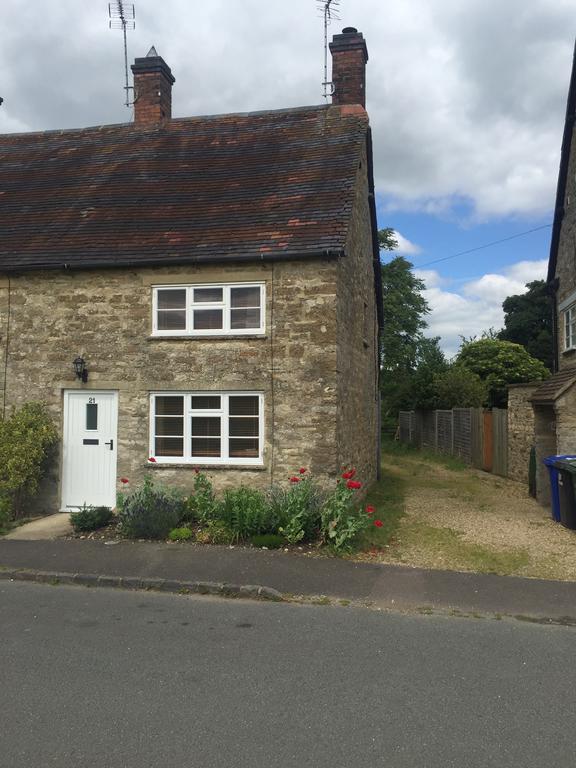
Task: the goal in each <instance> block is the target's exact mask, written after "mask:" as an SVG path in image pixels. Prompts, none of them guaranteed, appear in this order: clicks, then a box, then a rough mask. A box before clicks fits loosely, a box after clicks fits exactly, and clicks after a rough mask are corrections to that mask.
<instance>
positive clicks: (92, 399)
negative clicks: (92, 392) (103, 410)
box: [88, 397, 96, 403]
mask: <svg viewBox="0 0 576 768" xmlns="http://www.w3.org/2000/svg"><path fill="white" fill-rule="evenodd" d="M88 402H89V403H95V402H96V398H95V397H89V398H88Z"/></svg>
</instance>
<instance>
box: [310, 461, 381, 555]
mask: <svg viewBox="0 0 576 768" xmlns="http://www.w3.org/2000/svg"><path fill="white" fill-rule="evenodd" d="M353 473H354V470H352V472H351V473H350V472H349V473H348V477H350V476H351V475H352V476H353ZM354 483H355V484H356V486H357V487H356V488H354V487H352V488H351V487H350V483H348V482H347V479H346V475H343V477H342V478H340V479H339V480H338V482H337V484H336V488H335V489H334V491H332V493H331V494H330V495H329V496H328V497H327V498H326V499H325V501H324V504H323V505H322V510H321V525H320V532H321V537H322V541H323V543H324V544H327V545H328V546H330V547H332V549H334V550H335V551H336V552H346V551H348V550H350V549H351V547H352V543H353V541H354V539H355V538H356V537H357V536H359V534H360V533H361V532H362V531H365V530H366V529H367V528H368V526H369V525H370V524H371V520H370V517H369V516H368V515H366V514H364V513H363V511H360V510H358V509H357V508H356V507H355V505H354V501H353V500H354V493H355V491H356V490H359V489H360V487H361V484H360V483H357V482H356V481H354Z"/></svg>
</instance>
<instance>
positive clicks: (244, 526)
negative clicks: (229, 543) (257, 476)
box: [216, 485, 276, 541]
mask: <svg viewBox="0 0 576 768" xmlns="http://www.w3.org/2000/svg"><path fill="white" fill-rule="evenodd" d="M216 514H217V515H218V519H219V520H220V521H221V522H223V523H224V524H225V525H226V527H227V528H228V529H229V530H230V531H231V533H232V534H233V536H234V540H235V541H239V540H240V539H248V538H249V537H250V536H255V535H256V534H259V533H275V532H276V530H275V520H274V518H273V516H272V515H271V510H270V505H269V504H268V501H267V499H266V496H265V495H264V494H263V493H262V491H258V490H256V489H255V488H247V487H246V486H244V485H241V486H240V487H239V488H232V489H229V490H227V491H225V492H224V499H223V500H222V503H221V504H220V506H219V507H218V510H217V513H216Z"/></svg>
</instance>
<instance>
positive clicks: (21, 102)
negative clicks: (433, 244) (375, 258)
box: [0, 0, 574, 219]
mask: <svg viewBox="0 0 576 768" xmlns="http://www.w3.org/2000/svg"><path fill="white" fill-rule="evenodd" d="M573 5H574V4H573V1H572V0H554V2H552V0H531V2H529V3H527V2H526V0H506V2H502V0H466V2H465V3H463V2H462V0H442V2H436V3H430V1H429V0H405V2H402V3H383V2H382V0H354V2H353V3H352V2H345V3H343V4H342V7H341V16H342V19H341V21H340V22H334V23H333V25H332V27H331V29H330V34H333V33H335V32H338V31H339V30H340V29H341V27H343V26H346V25H348V24H352V25H354V26H356V27H358V28H359V29H360V30H361V31H363V32H364V34H365V37H366V40H367V44H368V50H369V53H370V61H369V62H368V80H367V97H368V110H369V112H370V116H371V123H372V126H373V132H374V157H375V165H376V168H375V170H376V181H377V191H378V192H379V193H380V194H384V195H386V196H387V198H388V199H390V200H391V202H390V207H391V208H392V209H393V208H396V209H398V208H400V209H416V210H423V211H427V212H430V213H432V214H436V215H449V214H450V212H451V210H452V207H453V205H454V202H455V201H462V200H465V201H469V203H470V205H471V209H472V212H473V213H472V215H473V217H474V218H476V219H488V218H492V217H502V216H509V215H514V216H519V215H520V216H521V215H531V214H538V215H540V214H545V213H549V212H550V210H551V209H552V207H553V202H554V191H555V184H556V177H557V171H558V158H559V151H560V143H561V136H562V127H563V119H564V111H565V104H566V94H567V87H568V79H569V73H570V66H571V53H572V45H573V29H574V24H573V16H574V8H573ZM136 6H137V7H136V12H137V19H136V30H135V31H134V32H131V33H130V34H129V53H130V59H132V58H133V57H134V56H136V55H138V56H143V55H145V54H146V52H147V50H148V48H149V47H150V45H151V44H152V43H154V44H156V46H157V50H158V51H159V52H160V54H161V55H163V56H164V57H165V59H166V61H167V62H168V64H169V65H170V66H171V67H172V70H173V73H174V75H175V77H176V85H175V88H174V113H175V114H176V115H192V114H211V113H216V112H230V111H248V110H255V109H269V108H277V107H283V106H297V105H301V104H313V103H319V102H321V101H322V96H321V86H320V83H321V80H322V75H323V73H322V45H323V38H322V24H321V20H320V19H319V18H318V16H317V9H316V4H315V3H314V2H313V1H312V0H292V2H290V3H278V2H270V0H242V2H241V3H239V2H236V3H234V2H231V1H230V0H212V1H211V2H210V3H204V4H201V3H195V4H191V3H190V2H189V0H163V2H162V4H161V6H158V4H157V3H153V2H152V0H139V2H137V4H136ZM2 10H3V12H4V16H5V18H8V19H10V23H9V24H8V25H6V28H5V29H4V31H3V37H2V46H1V48H0V71H2V92H1V93H0V95H1V96H2V97H4V99H5V101H4V104H3V105H2V107H0V131H14V130H32V129H34V130H41V129H45V128H60V127H77V126H85V125H95V124H99V123H106V122H123V121H127V120H129V119H130V112H129V111H128V110H126V109H125V108H124V107H123V106H122V101H123V90H122V85H123V60H122V47H121V35H120V33H119V32H118V31H110V30H109V29H108V28H107V27H108V25H107V18H106V3H99V2H97V3H78V0H58V3H47V2H34V3H28V4H26V3H22V0H4V2H3V6H2Z"/></svg>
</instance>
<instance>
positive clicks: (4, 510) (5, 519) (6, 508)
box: [0, 497, 12, 535]
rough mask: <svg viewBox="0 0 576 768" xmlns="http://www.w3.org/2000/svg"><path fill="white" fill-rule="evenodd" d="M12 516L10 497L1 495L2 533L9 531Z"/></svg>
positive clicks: (0, 523) (0, 516)
mask: <svg viewBox="0 0 576 768" xmlns="http://www.w3.org/2000/svg"><path fill="white" fill-rule="evenodd" d="M11 517H12V515H11V511H10V503H9V499H7V498H6V497H4V498H2V497H0V535H1V534H3V533H7V532H8V530H9V528H10V518H11Z"/></svg>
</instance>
